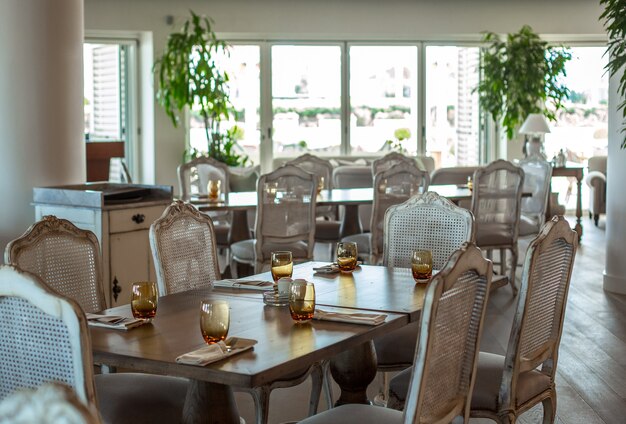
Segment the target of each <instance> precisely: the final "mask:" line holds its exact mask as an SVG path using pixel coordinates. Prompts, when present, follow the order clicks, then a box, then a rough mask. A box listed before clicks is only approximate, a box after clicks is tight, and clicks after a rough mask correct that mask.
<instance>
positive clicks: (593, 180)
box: [585, 171, 606, 187]
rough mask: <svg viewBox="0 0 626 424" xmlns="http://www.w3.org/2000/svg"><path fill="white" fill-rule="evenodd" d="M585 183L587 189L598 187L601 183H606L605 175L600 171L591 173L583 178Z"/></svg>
mask: <svg viewBox="0 0 626 424" xmlns="http://www.w3.org/2000/svg"><path fill="white" fill-rule="evenodd" d="M585 183H587V185H588V186H589V187H598V186H599V185H600V184H601V183H606V175H604V174H603V173H602V172H600V171H591V172H590V173H588V174H587V176H586V177H585Z"/></svg>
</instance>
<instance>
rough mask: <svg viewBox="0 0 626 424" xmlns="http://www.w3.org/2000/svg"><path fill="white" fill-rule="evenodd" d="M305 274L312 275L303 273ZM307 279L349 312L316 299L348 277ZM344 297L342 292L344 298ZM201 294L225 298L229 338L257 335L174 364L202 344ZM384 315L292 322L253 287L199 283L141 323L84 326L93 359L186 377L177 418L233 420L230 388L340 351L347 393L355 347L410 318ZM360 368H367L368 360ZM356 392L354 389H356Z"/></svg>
mask: <svg viewBox="0 0 626 424" xmlns="http://www.w3.org/2000/svg"><path fill="white" fill-rule="evenodd" d="M297 270H298V273H300V272H302V273H303V274H305V273H306V271H305V270H304V269H300V268H297ZM263 277H265V275H264V276H263ZM309 278H313V277H312V276H311V275H309ZM315 281H316V286H317V287H319V296H320V302H321V303H320V305H324V306H323V307H324V309H328V310H330V311H339V312H341V311H344V312H345V311H351V312H354V308H349V309H343V308H336V307H333V306H331V305H326V302H325V301H324V300H325V299H327V300H328V302H330V303H332V302H331V300H332V299H333V296H339V297H340V296H341V295H340V294H339V293H342V292H344V290H348V291H351V290H352V288H351V286H353V285H354V284H355V282H354V281H353V280H351V279H350V278H346V279H342V280H341V281H336V282H335V283H333V282H331V280H328V281H326V280H325V281H318V280H315ZM338 283H339V284H338ZM408 285H409V284H407V288H408ZM362 286H363V290H367V291H370V290H375V289H374V288H373V287H371V288H367V285H366V284H363V285H362ZM333 292H335V295H333ZM350 297H351V295H349V294H347V292H346V299H349V298H350ZM371 297H374V296H371ZM417 298H419V295H417ZM417 298H416V299H417ZM205 299H209V300H227V301H228V302H229V306H230V314H231V324H230V331H229V335H231V336H235V337H240V338H250V339H255V340H257V341H258V343H257V344H256V345H255V346H254V348H253V350H250V351H246V352H243V353H240V354H237V355H233V356H231V357H229V358H227V359H224V360H222V361H219V362H215V363H212V364H209V365H207V366H204V367H201V366H193V365H183V364H179V363H177V362H176V357H178V356H179V355H181V354H184V353H187V352H190V351H193V350H196V349H198V348H200V347H202V346H204V340H203V339H202V336H201V333H200V326H199V319H200V318H199V317H200V302H201V300H205ZM389 300H390V299H389ZM346 303H349V302H346ZM363 304H364V305H367V304H368V302H364V303H363ZM418 304H419V301H416V303H415V307H417V306H418ZM383 309H387V308H386V307H385V308H383ZM379 310H382V309H379ZM106 313H110V314H115V315H124V316H131V311H130V307H129V305H125V306H120V307H117V308H114V309H110V310H108V311H106ZM386 314H387V317H386V320H385V322H384V323H382V324H380V325H377V326H368V325H358V324H347V323H338V322H330V321H318V320H313V321H311V322H309V323H304V324H298V323H295V322H294V321H293V320H292V319H291V316H290V314H289V310H288V308H287V307H275V306H266V305H264V304H263V301H262V296H261V294H260V293H258V292H254V293H252V292H250V291H247V292H246V291H244V290H236V289H218V288H207V289H200V290H191V291H188V292H183V293H178V294H173V295H167V296H163V297H161V298H160V299H159V304H158V311H157V315H156V317H155V318H154V319H153V321H152V322H151V323H149V324H146V325H143V326H140V327H137V328H133V329H130V330H128V331H119V330H113V329H105V328H94V327H92V328H90V333H91V341H92V351H93V355H94V361H95V362H98V363H102V364H106V365H111V366H116V367H121V368H125V369H130V370H133V371H138V372H146V373H154V374H164V375H171V376H178V377H186V378H188V379H189V380H190V387H189V389H188V392H187V397H186V400H185V407H184V411H183V417H182V418H183V422H189V423H191V422H194V423H197V422H202V423H218V422H219V423H238V422H239V414H238V411H237V407H236V404H235V401H234V397H233V394H232V388H233V387H239V388H253V387H258V386H261V385H264V384H267V383H270V382H272V381H274V380H276V379H280V378H281V377H284V376H287V375H289V374H291V373H294V372H296V371H298V370H304V369H306V368H307V367H309V366H311V365H312V364H314V363H316V362H320V361H322V360H327V359H330V358H338V357H339V358H340V357H341V356H342V355H344V357H345V358H347V359H349V361H348V362H346V361H344V362H343V363H342V362H340V363H339V364H338V368H337V369H335V371H336V372H338V373H340V374H341V375H342V376H346V378H345V379H346V380H347V385H345V382H344V381H343V380H342V379H341V377H339V381H338V382H339V384H340V385H342V384H344V386H345V389H343V388H342V393H343V390H346V393H348V392H350V390H352V388H353V386H354V384H355V383H354V381H353V375H354V374H356V375H359V376H360V374H361V371H360V368H359V364H358V362H359V361H358V358H357V361H356V362H355V361H353V360H352V359H353V358H354V355H355V352H356V355H358V354H359V353H360V352H361V351H362V350H363V348H362V346H369V345H370V344H371V340H372V339H373V338H375V337H378V336H381V335H383V334H387V333H389V332H390V331H392V330H394V329H397V328H400V327H402V326H404V325H406V324H408V322H409V320H410V318H411V316H412V315H411V314H410V313H406V312H400V313H394V312H391V311H388V312H386ZM346 352H348V353H347V354H346ZM346 355H347V356H346ZM370 362H371V361H370ZM366 366H367V367H371V364H366ZM331 369H332V367H331ZM374 374H375V370H374ZM333 375H334V374H333ZM361 380H362V378H361ZM351 384H352V386H351ZM368 384H369V382H368ZM354 387H356V386H354ZM356 389H357V392H360V391H361V389H362V387H361V386H358V387H356Z"/></svg>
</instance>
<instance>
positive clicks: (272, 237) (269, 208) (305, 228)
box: [255, 165, 317, 262]
mask: <svg viewBox="0 0 626 424" xmlns="http://www.w3.org/2000/svg"><path fill="white" fill-rule="evenodd" d="M266 184H275V187H276V191H275V193H274V192H272V191H269V190H266V189H265V187H266ZM257 192H258V205H257V215H256V226H255V227H256V232H255V233H256V244H255V255H256V261H257V262H266V261H267V260H269V258H270V253H271V250H273V249H279V248H280V247H281V246H283V247H284V249H285V250H289V245H290V244H293V243H297V242H304V243H305V244H306V257H305V258H298V259H311V258H312V257H313V248H314V247H315V200H316V195H317V177H316V176H315V175H314V174H311V173H309V172H306V171H304V170H303V169H301V168H300V167H298V166H294V165H284V166H281V167H280V168H278V169H277V170H275V171H274V172H271V173H269V174H265V175H261V177H260V178H259V183H258V189H257ZM295 257H296V254H295V253H294V258H295Z"/></svg>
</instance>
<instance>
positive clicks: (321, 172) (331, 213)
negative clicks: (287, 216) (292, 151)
mask: <svg viewBox="0 0 626 424" xmlns="http://www.w3.org/2000/svg"><path fill="white" fill-rule="evenodd" d="M287 164H288V165H295V166H298V167H300V168H302V169H304V170H305V171H307V172H310V173H311V174H314V175H315V176H317V177H318V178H323V184H322V187H323V190H332V188H333V181H332V175H333V166H332V164H331V163H330V162H329V161H327V160H326V159H322V158H319V157H317V156H313V155H311V154H309V153H305V154H303V155H301V156H298V157H297V158H295V159H293V160H290V161H289V162H287ZM318 187H319V186H318ZM315 215H316V221H315V241H316V242H321V243H328V244H330V246H331V250H333V249H332V246H334V244H335V243H337V242H338V241H339V240H340V236H339V228H340V226H341V222H340V221H339V220H338V219H337V208H336V207H333V206H317V208H316V211H315Z"/></svg>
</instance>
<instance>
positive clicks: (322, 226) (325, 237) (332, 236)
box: [315, 219, 341, 241]
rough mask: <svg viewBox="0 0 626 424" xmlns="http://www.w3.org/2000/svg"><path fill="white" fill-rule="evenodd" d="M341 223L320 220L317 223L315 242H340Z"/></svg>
mask: <svg viewBox="0 0 626 424" xmlns="http://www.w3.org/2000/svg"><path fill="white" fill-rule="evenodd" d="M340 227H341V222H340V221H326V220H323V219H318V220H316V221H315V240H319V241H337V240H339V228H340Z"/></svg>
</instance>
